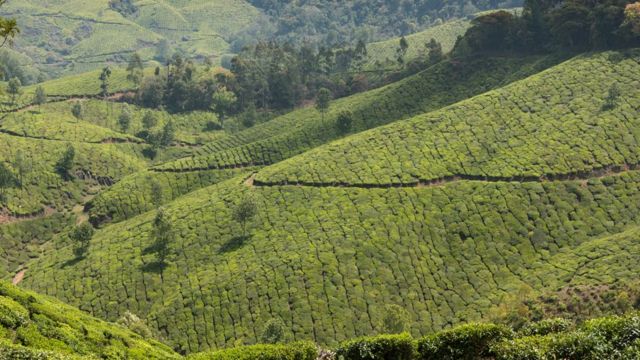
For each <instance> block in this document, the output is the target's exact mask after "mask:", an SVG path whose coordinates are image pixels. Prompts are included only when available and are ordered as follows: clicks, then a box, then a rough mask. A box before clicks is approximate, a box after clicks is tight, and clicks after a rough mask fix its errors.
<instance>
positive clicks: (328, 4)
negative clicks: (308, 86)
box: [242, 0, 522, 46]
mask: <svg viewBox="0 0 640 360" xmlns="http://www.w3.org/2000/svg"><path fill="white" fill-rule="evenodd" d="M249 2H250V3H252V4H253V5H254V6H256V7H258V8H260V9H262V10H263V11H264V12H265V13H266V14H267V15H268V18H269V19H270V23H271V30H270V33H269V35H272V36H273V38H274V39H277V40H279V41H297V40H299V39H306V40H309V41H314V42H320V43H325V44H329V45H337V44H340V43H344V42H355V41H357V40H364V41H375V40H380V39H383V38H389V37H395V36H402V35H407V34H410V33H414V32H416V31H418V30H420V29H423V28H426V27H428V26H432V25H437V24H439V23H441V22H443V21H447V20H450V19H452V18H460V17H464V16H468V15H472V14H475V13H477V12H479V11H484V10H490V9H496V8H508V7H516V6H521V5H522V0H373V1H372V0H346V1H323V0H305V1H290V0H250V1H249ZM265 28H268V27H267V26H265V25H264V24H261V27H260V30H261V31H264V30H265ZM327 30H328V31H327ZM255 35H258V34H257V32H256V33H254V34H251V36H255ZM247 38H248V39H250V36H247ZM244 45H246V43H243V44H242V46H244Z"/></svg>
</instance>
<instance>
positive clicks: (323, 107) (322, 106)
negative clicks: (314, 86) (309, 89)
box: [316, 88, 332, 121]
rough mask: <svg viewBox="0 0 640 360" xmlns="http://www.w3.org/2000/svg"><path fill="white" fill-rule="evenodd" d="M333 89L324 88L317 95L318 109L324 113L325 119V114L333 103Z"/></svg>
mask: <svg viewBox="0 0 640 360" xmlns="http://www.w3.org/2000/svg"><path fill="white" fill-rule="evenodd" d="M331 96H332V95H331V90H329V89H327V88H322V89H320V90H318V95H317V96H316V109H317V110H318V111H319V112H320V113H321V114H322V120H323V121H324V114H325V113H326V112H327V110H329V106H330V105H331Z"/></svg>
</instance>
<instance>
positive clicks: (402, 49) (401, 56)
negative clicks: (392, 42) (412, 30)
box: [396, 36, 409, 66]
mask: <svg viewBox="0 0 640 360" xmlns="http://www.w3.org/2000/svg"><path fill="white" fill-rule="evenodd" d="M407 51H409V42H408V41H407V38H405V37H404V36H403V37H401V38H400V44H399V46H398V48H397V49H396V55H397V59H398V64H399V65H400V66H402V65H404V62H405V56H407Z"/></svg>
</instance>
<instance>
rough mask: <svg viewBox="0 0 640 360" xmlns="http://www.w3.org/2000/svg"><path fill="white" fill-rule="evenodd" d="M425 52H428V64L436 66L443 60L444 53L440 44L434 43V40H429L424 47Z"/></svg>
mask: <svg viewBox="0 0 640 360" xmlns="http://www.w3.org/2000/svg"><path fill="white" fill-rule="evenodd" d="M426 47H427V51H429V55H428V56H429V63H430V64H437V63H439V62H440V61H442V59H444V53H443V52H442V44H440V43H439V42H437V41H436V39H431V41H429V42H428V43H427V45H426Z"/></svg>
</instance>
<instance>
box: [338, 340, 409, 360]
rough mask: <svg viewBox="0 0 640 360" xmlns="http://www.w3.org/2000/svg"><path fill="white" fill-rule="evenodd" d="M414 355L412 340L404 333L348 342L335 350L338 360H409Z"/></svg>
mask: <svg viewBox="0 0 640 360" xmlns="http://www.w3.org/2000/svg"><path fill="white" fill-rule="evenodd" d="M414 355H415V345H414V342H413V338H411V336H410V335H409V334H406V333H405V334H400V335H379V336H374V337H363V338H359V339H355V340H349V341H346V342H343V343H342V344H340V346H339V347H338V349H337V350H336V358H337V359H340V360H411V359H413V358H414Z"/></svg>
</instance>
